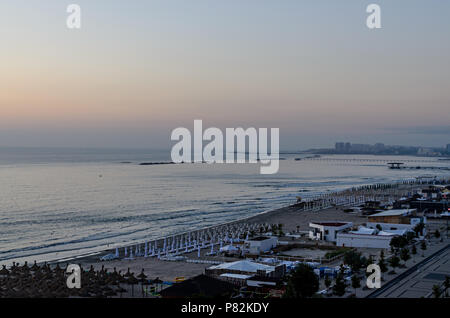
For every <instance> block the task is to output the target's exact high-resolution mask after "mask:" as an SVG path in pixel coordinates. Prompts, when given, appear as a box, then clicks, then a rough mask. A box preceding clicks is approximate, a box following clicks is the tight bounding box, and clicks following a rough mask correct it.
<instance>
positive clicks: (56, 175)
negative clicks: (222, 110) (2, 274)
mask: <svg viewBox="0 0 450 318" xmlns="http://www.w3.org/2000/svg"><path fill="white" fill-rule="evenodd" d="M280 157H281V160H280V169H279V172H278V173H277V174H273V175H262V174H260V173H259V164H258V163H257V164H250V163H246V164H205V163H193V164H188V163H186V164H161V165H141V164H142V163H156V162H169V161H170V153H169V152H168V151H163V150H142V149H139V150H134V149H69V148H67V149H63V148H58V149H57V148H0V264H11V263H12V262H13V261H18V262H23V261H25V260H27V261H28V262H32V261H34V260H37V261H38V262H42V261H54V260H57V259H70V258H76V257H81V256H86V255H91V254H95V253H97V252H99V251H102V250H105V249H107V248H113V247H117V246H124V245H127V244H132V243H133V242H142V241H145V240H153V239H156V238H161V237H165V236H170V235H174V234H177V233H182V232H186V231H190V230H196V229H200V228H204V227H208V226H213V225H218V224H222V223H225V222H230V221H234V220H238V219H242V218H245V217H250V216H253V215H256V214H259V213H263V212H266V211H269V210H272V209H275V208H280V207H283V206H286V205H289V204H293V203H295V202H296V200H297V197H299V196H300V197H302V198H308V197H313V196H316V195H318V194H321V193H327V192H333V191H339V190H343V189H346V188H349V187H353V186H359V185H366V184H374V183H388V182H395V181H399V180H404V179H411V178H416V177H420V176H422V177H433V176H437V177H440V176H448V175H449V174H450V172H449V171H448V170H447V171H445V170H442V169H423V167H446V168H448V167H450V161H448V160H439V159H438V158H424V157H409V156H371V155H322V156H320V157H314V156H312V155H305V154H302V155H299V154H292V153H282V154H280ZM390 161H398V162H405V166H407V167H408V168H409V169H401V170H395V169H388V166H387V162H390ZM413 167H414V169H412V168H413ZM417 167H421V169H417Z"/></svg>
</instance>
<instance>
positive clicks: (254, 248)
mask: <svg viewBox="0 0 450 318" xmlns="http://www.w3.org/2000/svg"><path fill="white" fill-rule="evenodd" d="M277 242H278V239H277V238H276V237H267V236H258V237H255V238H252V239H249V240H247V241H245V243H246V248H247V249H248V252H249V253H250V254H260V253H264V252H269V251H270V250H271V249H272V248H274V247H276V246H277Z"/></svg>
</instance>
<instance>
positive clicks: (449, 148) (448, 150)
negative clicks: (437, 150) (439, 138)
mask: <svg viewBox="0 0 450 318" xmlns="http://www.w3.org/2000/svg"><path fill="white" fill-rule="evenodd" d="M445 149H446V150H447V153H448V154H450V144H447V148H445Z"/></svg>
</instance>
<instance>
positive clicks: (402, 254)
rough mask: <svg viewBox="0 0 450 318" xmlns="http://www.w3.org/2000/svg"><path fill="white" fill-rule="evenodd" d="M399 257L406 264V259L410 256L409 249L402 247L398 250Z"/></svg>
mask: <svg viewBox="0 0 450 318" xmlns="http://www.w3.org/2000/svg"><path fill="white" fill-rule="evenodd" d="M400 258H401V259H402V261H403V262H405V265H406V261H407V260H409V259H410V258H411V256H410V255H409V249H407V248H406V247H404V248H402V250H401V252H400Z"/></svg>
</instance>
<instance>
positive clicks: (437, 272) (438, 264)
mask: <svg viewBox="0 0 450 318" xmlns="http://www.w3.org/2000/svg"><path fill="white" fill-rule="evenodd" d="M446 275H447V276H450V244H447V246H445V247H444V248H443V249H440V250H439V251H437V252H435V253H434V254H432V255H431V256H429V257H427V258H426V259H424V260H423V261H422V262H420V263H417V264H416V265H414V266H413V267H411V268H410V269H408V270H407V271H405V272H403V273H402V274H400V275H399V276H397V277H396V278H395V279H393V280H392V281H390V282H388V283H387V284H386V285H385V286H384V287H382V288H381V289H380V290H378V291H376V292H374V293H372V294H370V295H369V296H368V297H371V298H374V297H377V298H420V297H430V296H431V292H432V288H433V285H436V284H442V282H443V281H444V279H445V276H446Z"/></svg>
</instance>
